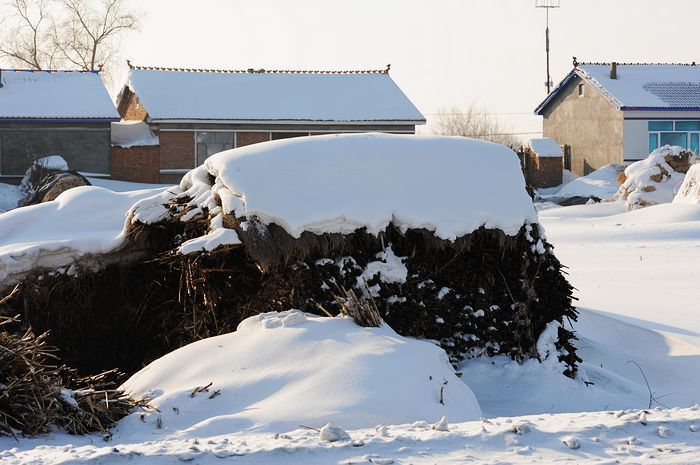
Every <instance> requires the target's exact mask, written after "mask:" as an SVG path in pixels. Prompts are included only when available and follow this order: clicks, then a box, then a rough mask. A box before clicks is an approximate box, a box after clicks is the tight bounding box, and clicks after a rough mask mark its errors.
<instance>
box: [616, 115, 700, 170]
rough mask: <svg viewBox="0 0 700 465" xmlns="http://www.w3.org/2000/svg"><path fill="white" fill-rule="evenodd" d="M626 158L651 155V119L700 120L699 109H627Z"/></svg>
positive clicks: (625, 130) (631, 158) (634, 158)
mask: <svg viewBox="0 0 700 465" xmlns="http://www.w3.org/2000/svg"><path fill="white" fill-rule="evenodd" d="M623 117H624V158H625V160H641V159H643V158H646V157H647V155H649V125H648V123H649V121H661V120H675V121H678V120H700V112H697V111H625V112H624V114H623Z"/></svg>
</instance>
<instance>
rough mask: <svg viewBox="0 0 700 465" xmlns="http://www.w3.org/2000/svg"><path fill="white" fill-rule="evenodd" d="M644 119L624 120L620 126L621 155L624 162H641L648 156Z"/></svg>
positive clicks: (646, 131) (645, 121) (646, 127)
mask: <svg viewBox="0 0 700 465" xmlns="http://www.w3.org/2000/svg"><path fill="white" fill-rule="evenodd" d="M648 121H649V120H645V119H626V120H624V122H623V124H622V140H623V142H622V144H623V148H622V153H623V158H624V159H625V160H641V159H642V158H646V156H647V155H649V137H648V125H647V123H648Z"/></svg>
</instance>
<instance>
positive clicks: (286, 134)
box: [272, 132, 309, 140]
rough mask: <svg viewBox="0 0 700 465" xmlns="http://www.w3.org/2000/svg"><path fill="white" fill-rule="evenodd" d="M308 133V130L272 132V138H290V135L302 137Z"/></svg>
mask: <svg viewBox="0 0 700 465" xmlns="http://www.w3.org/2000/svg"><path fill="white" fill-rule="evenodd" d="M308 135H309V133H308V132H273V133H272V140H278V139H291V138H292V137H304V136H308Z"/></svg>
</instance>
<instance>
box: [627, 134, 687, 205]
mask: <svg viewBox="0 0 700 465" xmlns="http://www.w3.org/2000/svg"><path fill="white" fill-rule="evenodd" d="M696 160H697V157H696V156H695V155H693V154H692V153H691V152H688V151H685V149H683V148H682V147H678V146H669V145H665V146H663V147H659V148H658V149H656V150H654V151H653V152H651V153H650V154H649V156H648V157H647V158H645V159H644V160H640V161H637V162H634V163H632V164H631V165H629V166H628V167H627V168H626V169H625V176H624V182H623V183H622V185H621V186H620V188H619V189H618V191H617V193H616V194H615V197H614V199H615V200H624V201H626V203H627V207H628V208H629V209H630V210H635V209H637V208H642V207H648V206H650V205H657V204H660V203H670V202H671V201H673V198H674V196H675V194H676V190H677V189H678V187H679V186H680V184H681V183H682V182H683V179H684V177H685V173H686V172H687V171H688V169H689V168H690V166H691V165H692V164H693V163H695V161H696Z"/></svg>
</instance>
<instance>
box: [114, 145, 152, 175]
mask: <svg viewBox="0 0 700 465" xmlns="http://www.w3.org/2000/svg"><path fill="white" fill-rule="evenodd" d="M158 152H159V150H158V146H157V145H154V146H148V147H129V148H123V147H112V153H111V164H112V179H118V180H120V181H130V182H145V183H158V182H160V179H159V174H158V170H159V167H158Z"/></svg>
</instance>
